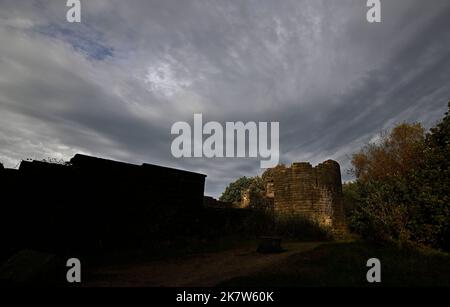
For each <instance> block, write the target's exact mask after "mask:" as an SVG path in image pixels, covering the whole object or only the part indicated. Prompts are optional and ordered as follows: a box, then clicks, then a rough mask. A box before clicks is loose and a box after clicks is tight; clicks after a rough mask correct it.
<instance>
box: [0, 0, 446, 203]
mask: <svg viewBox="0 0 450 307" xmlns="http://www.w3.org/2000/svg"><path fill="white" fill-rule="evenodd" d="M365 2H366V1H362V0H361V1H357V0H345V1H331V0H330V1H317V0H314V1H313V0H309V1H306V0H305V1H300V0H292V1H289V0H283V1H274V0H257V1H256V0H253V1H252V0H245V1H244V0H238V1H213V0H203V1H196V0H189V1H144V0H142V1H119V0H112V1H109V0H108V1H106V0H90V1H82V22H81V23H80V24H70V23H67V22H66V20H65V14H66V10H67V8H66V6H65V1H27V2H25V1H23V2H20V3H18V1H12V0H10V1H8V0H7V1H2V2H1V4H0V161H1V162H3V163H4V164H5V165H6V166H8V167H14V166H15V165H17V163H18V162H19V161H20V160H21V159H26V158H38V159H39V158H47V157H52V158H60V159H68V158H70V157H71V156H73V154H74V153H76V152H83V153H88V154H92V155H98V156H102V157H109V158H113V159H118V160H123V161H129V162H136V163H142V162H148V163H155V164H162V165H167V166H173V167H180V168H184V169H189V170H193V171H199V172H203V173H205V174H207V175H208V177H207V186H206V190H207V191H206V192H207V193H208V194H212V195H214V196H218V195H219V194H220V193H221V192H222V191H223V189H224V187H225V185H226V184H227V183H228V182H230V181H232V180H234V179H236V178H237V177H239V176H242V175H247V176H252V175H254V174H258V173H261V170H260V169H259V161H258V160H257V159H237V158H235V159H219V160H217V159H206V158H205V159H204V158H195V159H175V158H173V157H172V155H171V153H170V145H171V142H172V140H173V136H172V135H171V134H170V127H171V126H172V124H173V123H174V122H176V121H180V120H185V121H188V122H192V118H193V113H195V112H201V113H203V117H204V120H205V121H212V120H216V121H220V122H226V121H238V120H242V121H249V120H252V121H279V122H280V155H281V162H284V163H291V162H294V161H310V162H312V163H313V164H316V163H319V162H321V161H323V160H325V159H329V158H332V159H335V160H337V161H339V162H340V163H341V167H342V170H343V177H344V179H348V176H347V175H346V174H345V169H346V168H348V167H349V155H350V154H351V153H352V152H354V151H355V150H357V149H358V148H359V147H360V146H361V145H362V144H364V143H365V142H368V141H370V140H371V139H372V138H374V136H376V134H377V133H378V132H380V131H381V130H383V129H387V128H389V127H392V125H394V124H395V123H397V122H400V121H421V122H423V123H424V124H425V125H426V126H431V125H432V124H434V123H435V121H436V120H438V119H439V118H440V117H441V116H442V115H443V112H444V111H445V108H446V104H447V102H448V101H449V100H450V82H449V80H450V31H449V29H450V19H449V18H448V16H449V15H450V3H449V2H448V1H447V0H435V1H433V3H432V4H431V3H427V2H425V1H419V0H405V1H399V0H397V1H382V22H381V23H380V24H369V23H367V21H366V19H365V15H366V11H367V8H366V6H365Z"/></svg>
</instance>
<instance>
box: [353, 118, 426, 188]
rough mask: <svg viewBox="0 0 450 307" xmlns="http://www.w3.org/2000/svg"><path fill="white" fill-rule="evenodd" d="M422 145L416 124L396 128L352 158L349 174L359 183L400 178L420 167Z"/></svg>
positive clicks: (423, 145) (418, 126)
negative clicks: (351, 167)
mask: <svg viewBox="0 0 450 307" xmlns="http://www.w3.org/2000/svg"><path fill="white" fill-rule="evenodd" d="M424 141H425V129H424V128H423V127H422V125H421V124H420V123H414V124H407V123H403V124H400V125H398V126H396V127H395V128H394V129H393V130H392V131H391V132H390V133H384V134H381V135H380V140H379V141H378V142H377V143H371V144H368V145H366V146H364V147H363V148H362V149H361V150H360V151H359V152H357V153H356V154H354V155H353V156H352V161H351V162H352V165H353V167H354V168H353V170H352V171H353V173H354V174H355V176H356V178H357V179H359V180H362V181H367V180H383V179H386V178H388V177H392V176H404V175H406V174H407V173H408V172H409V171H411V170H412V169H415V168H418V167H420V165H422V163H423V161H424V147H425V142H424Z"/></svg>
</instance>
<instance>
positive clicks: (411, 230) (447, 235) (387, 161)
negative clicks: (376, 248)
mask: <svg viewBox="0 0 450 307" xmlns="http://www.w3.org/2000/svg"><path fill="white" fill-rule="evenodd" d="M448 107H449V111H448V112H447V113H445V117H444V118H443V119H442V121H441V122H439V123H438V124H437V125H436V126H435V127H433V128H431V129H430V131H429V132H428V133H427V134H425V133H424V129H423V127H422V126H421V125H420V124H417V123H416V124H405V123H404V124H400V125H398V126H396V127H395V128H394V129H393V130H392V131H391V132H390V133H387V134H384V135H382V136H381V137H380V141H379V142H377V143H375V144H369V145H366V146H365V147H363V148H362V149H361V150H360V151H359V152H357V153H356V154H355V155H353V157H352V164H353V171H354V173H355V175H356V178H357V180H356V182H355V183H354V184H352V185H349V186H348V187H346V188H344V190H343V191H344V193H346V194H347V195H345V199H346V201H347V202H348V203H349V206H347V207H348V208H349V211H350V214H349V216H350V218H349V220H350V227H351V228H352V229H353V230H354V231H356V232H358V233H360V234H362V235H363V236H364V237H366V238H370V239H375V240H381V241H391V242H396V243H400V244H403V243H405V242H414V243H416V244H419V245H426V246H431V247H435V248H440V249H444V250H450V160H449V158H448V157H449V156H450V115H449V113H450V103H449V106H448Z"/></svg>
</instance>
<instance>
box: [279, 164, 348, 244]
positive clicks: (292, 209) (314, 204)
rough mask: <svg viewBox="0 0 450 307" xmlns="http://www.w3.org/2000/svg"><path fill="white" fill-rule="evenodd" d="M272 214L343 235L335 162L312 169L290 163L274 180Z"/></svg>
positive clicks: (342, 215) (341, 201)
mask: <svg viewBox="0 0 450 307" xmlns="http://www.w3.org/2000/svg"><path fill="white" fill-rule="evenodd" d="M273 189H274V214H275V217H276V218H280V217H288V218H295V217H302V218H307V219H310V220H312V221H315V222H317V223H318V224H319V225H322V226H326V227H329V228H331V230H332V232H333V234H334V236H335V237H337V238H339V237H342V236H343V235H344V233H345V232H346V223H345V215H344V208H343V194H342V182H341V170H340V166H339V163H337V162H336V161H333V160H328V161H325V162H323V163H321V164H319V165H317V166H316V167H312V166H311V164H310V163H307V162H302V163H293V164H292V165H291V167H289V168H285V169H282V170H281V171H280V172H277V174H276V175H275V178H274V186H273Z"/></svg>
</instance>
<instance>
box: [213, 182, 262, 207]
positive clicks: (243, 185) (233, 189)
mask: <svg viewBox="0 0 450 307" xmlns="http://www.w3.org/2000/svg"><path fill="white" fill-rule="evenodd" d="M253 181H254V179H253V178H247V177H245V176H244V177H240V178H239V179H237V180H236V181H234V182H232V183H230V184H229V185H228V186H227V187H226V189H225V191H224V192H223V193H222V195H221V196H220V198H219V200H221V201H224V202H230V203H236V202H240V201H241V196H242V192H243V191H244V190H246V189H248V188H249V187H250V185H251V184H252V182H253Z"/></svg>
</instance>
